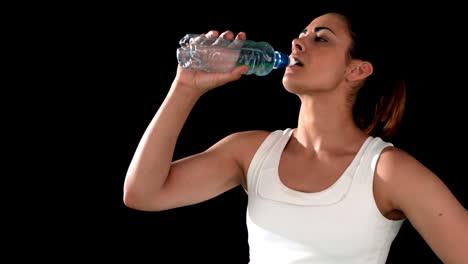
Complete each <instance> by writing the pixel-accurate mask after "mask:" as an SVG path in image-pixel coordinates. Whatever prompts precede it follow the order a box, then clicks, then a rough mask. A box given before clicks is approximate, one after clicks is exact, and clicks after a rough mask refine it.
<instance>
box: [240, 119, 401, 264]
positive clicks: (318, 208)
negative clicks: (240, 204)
mask: <svg viewBox="0 0 468 264" xmlns="http://www.w3.org/2000/svg"><path fill="white" fill-rule="evenodd" d="M293 131H294V130H293V129H290V128H287V129H285V130H276V131H274V132H272V133H270V135H268V137H267V138H266V139H265V140H264V142H263V143H262V144H261V145H260V147H259V149H258V150H257V152H256V153H255V155H254V157H253V159H252V161H251V164H250V166H249V169H248V174H247V189H248V205H247V229H248V242H249V247H250V262H249V263H250V264H305V263H307V264H312V263H320V264H332V263H333V264H335V263H346V264H353V263H356V264H358V263H359V264H366V263H372V264H377V263H385V261H386V259H387V256H388V252H389V250H390V246H391V243H392V242H393V240H394V239H395V237H396V235H397V233H398V231H399V229H400V227H401V225H402V224H403V221H404V220H405V219H402V220H398V221H393V220H389V219H387V218H385V217H384V216H383V215H382V214H381V213H380V211H379V209H378V208H377V205H376V202H375V200H374V195H373V190H372V189H373V188H372V187H373V186H372V185H373V179H374V170H375V166H376V163H377V160H378V158H379V156H380V153H381V152H382V150H383V149H384V148H385V147H387V146H393V144H391V143H388V142H384V141H382V139H381V138H379V137H368V138H367V140H366V141H365V142H364V144H363V145H362V146H361V148H360V150H359V151H358V153H357V154H356V156H355V157H354V159H353V160H352V162H351V163H350V165H349V167H347V169H346V170H345V172H344V173H343V174H342V175H341V177H340V178H339V179H338V180H337V181H336V182H335V183H334V184H333V185H332V186H330V187H329V188H327V189H325V190H323V191H320V192H314V193H305V192H300V191H296V190H293V189H290V188H288V187H287V186H286V185H284V184H283V183H282V182H281V180H280V178H279V173H278V167H279V161H280V157H281V154H282V152H283V150H284V148H285V146H286V144H287V142H288V141H289V138H290V137H291V135H292V133H293Z"/></svg>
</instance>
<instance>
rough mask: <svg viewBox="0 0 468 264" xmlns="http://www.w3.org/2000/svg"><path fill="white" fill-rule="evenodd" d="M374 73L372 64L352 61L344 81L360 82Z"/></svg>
mask: <svg viewBox="0 0 468 264" xmlns="http://www.w3.org/2000/svg"><path fill="white" fill-rule="evenodd" d="M373 71H374V67H373V66H372V63H370V62H368V61H363V60H354V61H353V62H352V63H351V64H350V65H349V71H348V73H347V75H346V79H347V80H349V81H360V80H364V79H365V78H367V77H368V76H369V75H371V74H372V72H373Z"/></svg>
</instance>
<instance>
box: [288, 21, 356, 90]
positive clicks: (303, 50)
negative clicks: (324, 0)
mask: <svg viewBox="0 0 468 264" xmlns="http://www.w3.org/2000/svg"><path fill="white" fill-rule="evenodd" d="M350 44H351V36H350V33H349V30H348V26H347V22H346V20H345V18H344V17H342V16H341V15H338V14H325V15H323V16H320V17H318V18H316V19H314V20H313V21H312V22H311V23H310V24H309V25H308V26H307V27H306V28H305V29H304V31H303V32H302V33H300V35H299V37H298V38H296V39H294V40H293V42H292V53H291V56H293V57H294V58H295V59H296V60H298V61H299V63H298V64H296V65H293V66H289V67H287V69H286V71H285V73H284V76H283V85H284V87H285V88H286V89H287V90H288V91H289V92H292V93H296V94H297V93H314V92H324V91H329V90H332V89H334V88H335V87H337V86H338V84H339V83H340V82H342V81H343V80H344V75H345V72H346V69H347V65H348V62H349V55H348V54H349V53H348V50H349V47H350Z"/></svg>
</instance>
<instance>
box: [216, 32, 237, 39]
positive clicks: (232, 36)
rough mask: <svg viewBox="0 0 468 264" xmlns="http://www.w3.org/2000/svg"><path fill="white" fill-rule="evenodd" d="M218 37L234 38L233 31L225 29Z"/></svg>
mask: <svg viewBox="0 0 468 264" xmlns="http://www.w3.org/2000/svg"><path fill="white" fill-rule="evenodd" d="M219 37H220V38H227V39H233V38H234V33H232V31H231V30H226V31H224V32H223V33H222V34H221V35H220V36H219Z"/></svg>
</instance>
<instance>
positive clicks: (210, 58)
mask: <svg viewBox="0 0 468 264" xmlns="http://www.w3.org/2000/svg"><path fill="white" fill-rule="evenodd" d="M179 44H180V48H178V49H177V61H178V62H179V65H181V66H182V67H183V68H186V69H191V70H195V71H200V70H201V71H207V72H228V71H231V70H232V69H233V68H235V67H237V66H241V65H247V66H249V70H248V71H247V72H245V73H244V74H246V75H249V74H255V75H258V76H264V75H267V74H269V73H270V72H271V71H272V70H273V69H284V68H286V67H287V66H289V65H292V64H294V63H295V61H294V58H292V57H289V56H287V55H286V54H284V53H282V52H278V51H275V50H274V49H273V47H272V46H271V45H270V44H269V43H267V42H256V41H252V40H238V39H234V40H229V39H226V38H220V37H210V38H208V37H206V36H205V35H201V34H187V35H185V36H184V37H183V38H182V39H181V40H180V42H179Z"/></svg>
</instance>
